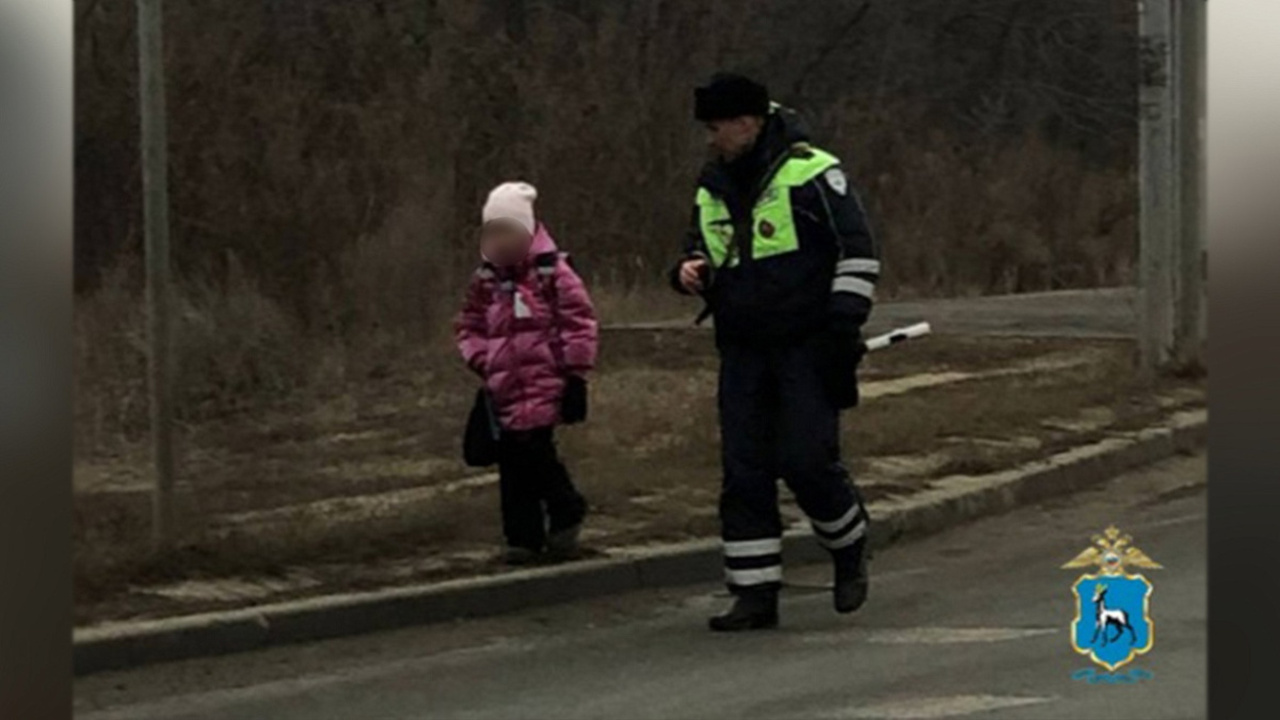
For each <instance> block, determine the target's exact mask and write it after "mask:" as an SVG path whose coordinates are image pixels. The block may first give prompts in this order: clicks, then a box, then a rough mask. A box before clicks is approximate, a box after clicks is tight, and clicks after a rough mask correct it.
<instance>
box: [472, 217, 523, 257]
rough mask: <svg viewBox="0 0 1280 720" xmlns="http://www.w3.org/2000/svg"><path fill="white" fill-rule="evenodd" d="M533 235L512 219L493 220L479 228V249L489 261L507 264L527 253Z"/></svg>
mask: <svg viewBox="0 0 1280 720" xmlns="http://www.w3.org/2000/svg"><path fill="white" fill-rule="evenodd" d="M532 243H533V236H532V235H530V234H529V231H528V230H525V229H524V226H522V225H521V224H520V223H518V222H516V221H514V220H493V221H490V222H488V223H485V224H484V226H483V227H481V228H480V251H481V252H483V253H484V256H485V257H486V258H488V259H489V262H491V263H493V264H495V265H500V266H509V265H515V264H517V263H519V262H520V261H521V260H524V259H525V257H527V256H528V255H529V246H530V245H531V244H532Z"/></svg>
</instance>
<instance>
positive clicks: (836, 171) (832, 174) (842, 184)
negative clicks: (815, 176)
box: [822, 168, 849, 195]
mask: <svg viewBox="0 0 1280 720" xmlns="http://www.w3.org/2000/svg"><path fill="white" fill-rule="evenodd" d="M822 177H824V178H826V180H827V184H828V185H830V186H831V189H832V190H835V191H836V193H837V194H839V195H844V194H845V193H847V192H849V180H848V178H846V177H845V174H844V171H843V170H841V169H840V168H831V169H830V170H828V171H826V172H825V173H823V175H822Z"/></svg>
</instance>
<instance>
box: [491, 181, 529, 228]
mask: <svg viewBox="0 0 1280 720" xmlns="http://www.w3.org/2000/svg"><path fill="white" fill-rule="evenodd" d="M537 199H538V190H537V188H535V187H534V186H532V185H530V184H529V183H524V182H508V183H503V184H501V185H499V186H498V187H496V188H494V189H493V190H492V191H491V192H490V193H489V200H488V201H487V202H485V204H484V211H483V212H482V213H481V217H482V219H483V220H484V222H486V223H487V222H490V221H492V220H514V221H516V222H518V223H520V225H521V226H522V227H523V228H524V229H525V230H528V231H529V234H530V235H533V234H534V232H535V231H536V230H537V227H538V225H537V221H536V220H535V219H534V215H533V201H534V200H537Z"/></svg>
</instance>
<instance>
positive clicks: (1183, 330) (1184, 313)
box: [1174, 0, 1208, 366]
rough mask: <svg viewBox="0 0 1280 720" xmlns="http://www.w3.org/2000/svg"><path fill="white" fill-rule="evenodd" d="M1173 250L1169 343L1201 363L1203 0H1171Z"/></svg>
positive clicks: (1186, 359) (1179, 355) (1186, 362)
mask: <svg viewBox="0 0 1280 720" xmlns="http://www.w3.org/2000/svg"><path fill="white" fill-rule="evenodd" d="M1176 7H1177V12H1178V20H1177V37H1178V41H1177V50H1178V52H1177V58H1176V62H1177V68H1178V71H1177V75H1176V79H1177V85H1178V105H1179V109H1178V119H1179V120H1178V126H1179V127H1178V140H1177V142H1178V150H1179V152H1178V155H1179V157H1178V167H1177V169H1176V171H1177V173H1178V175H1179V178H1180V179H1179V183H1178V185H1179V187H1178V195H1179V201H1180V202H1179V205H1180V214H1179V220H1178V225H1179V240H1180V242H1179V249H1178V253H1177V254H1178V282H1177V288H1178V301H1177V326H1176V328H1175V336H1174V340H1175V343H1174V347H1175V349H1176V350H1175V355H1176V358H1175V359H1176V360H1177V362H1178V364H1180V365H1183V366H1191V365H1198V364H1200V363H1202V362H1203V352H1204V342H1205V330H1206V328H1205V314H1206V313H1205V310H1206V293H1205V273H1206V264H1207V263H1206V251H1207V243H1206V236H1207V234H1208V232H1207V217H1206V213H1205V209H1204V208H1205V203H1206V200H1207V193H1206V190H1207V188H1206V185H1205V156H1204V143H1205V125H1204V124H1205V108H1206V85H1207V82H1206V74H1207V73H1206V70H1207V67H1206V62H1205V59H1206V55H1207V52H1206V50H1207V47H1206V45H1207V42H1206V41H1207V32H1206V28H1207V25H1208V23H1207V7H1206V5H1205V0H1176Z"/></svg>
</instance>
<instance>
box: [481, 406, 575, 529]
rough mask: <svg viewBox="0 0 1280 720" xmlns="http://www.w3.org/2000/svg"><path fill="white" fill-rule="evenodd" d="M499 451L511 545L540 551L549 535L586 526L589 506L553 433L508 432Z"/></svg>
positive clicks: (504, 520) (546, 430)
mask: <svg viewBox="0 0 1280 720" xmlns="http://www.w3.org/2000/svg"><path fill="white" fill-rule="evenodd" d="M498 452H499V454H498V484H499V489H500V491H501V494H502V531H503V534H504V535H506V538H507V545H509V546H511V547H518V548H525V549H527V550H534V551H538V550H541V549H542V547H543V545H544V544H545V543H546V538H547V532H548V530H549V531H550V532H552V533H556V532H559V531H561V530H564V529H566V528H570V527H572V526H574V525H577V524H578V523H580V522H582V518H583V517H584V516H585V515H586V510H587V503H586V500H585V499H583V497H582V495H581V494H579V493H578V490H577V488H575V487H574V486H573V481H572V480H571V479H570V478H569V471H568V470H566V469H565V466H564V463H562V462H561V461H560V457H559V455H558V454H557V453H556V445H555V438H554V430H553V429H552V428H541V429H538V430H526V431H521V432H511V431H503V433H502V439H501V441H500V443H499V451H498ZM548 526H549V527H548Z"/></svg>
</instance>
